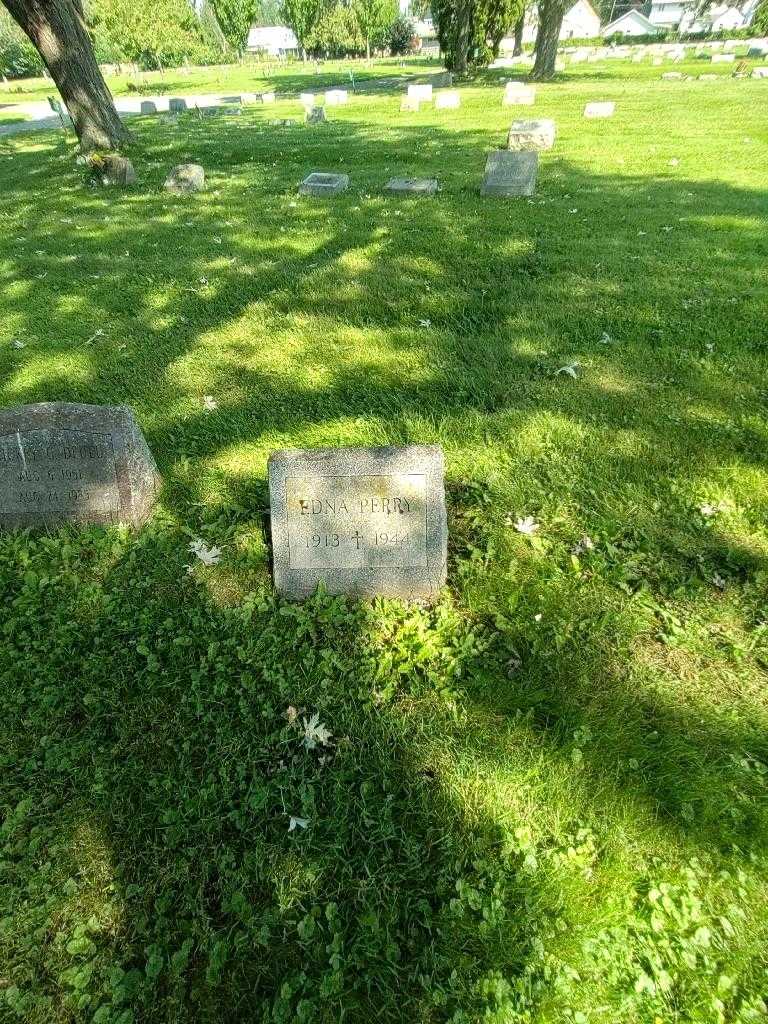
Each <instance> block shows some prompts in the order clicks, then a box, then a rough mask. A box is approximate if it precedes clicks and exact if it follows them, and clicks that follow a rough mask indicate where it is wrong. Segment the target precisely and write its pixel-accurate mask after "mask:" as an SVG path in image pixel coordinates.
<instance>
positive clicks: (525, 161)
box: [480, 149, 539, 197]
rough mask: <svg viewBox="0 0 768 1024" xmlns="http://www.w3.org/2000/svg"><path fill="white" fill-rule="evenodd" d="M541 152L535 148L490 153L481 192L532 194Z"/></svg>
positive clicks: (500, 150)
mask: <svg viewBox="0 0 768 1024" xmlns="http://www.w3.org/2000/svg"><path fill="white" fill-rule="evenodd" d="M538 167H539V154H538V153H537V152H535V151H534V150H525V151H522V152H509V150H506V149H497V150H495V151H494V152H492V153H489V154H488V160H487V162H486V164H485V178H484V180H483V185H482V188H481V190H480V191H481V192H482V194H483V195H484V196H501V197H507V196H532V195H533V192H534V189H535V188H536V172H537V171H538Z"/></svg>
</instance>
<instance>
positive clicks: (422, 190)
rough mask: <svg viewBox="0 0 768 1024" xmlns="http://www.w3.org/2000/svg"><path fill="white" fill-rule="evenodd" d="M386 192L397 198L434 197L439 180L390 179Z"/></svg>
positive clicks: (385, 187) (385, 188)
mask: <svg viewBox="0 0 768 1024" xmlns="http://www.w3.org/2000/svg"><path fill="white" fill-rule="evenodd" d="M384 191H385V192H391V193H392V195H396V196H433V195H435V193H436V192H437V178H390V179H389V181H388V182H387V184H386V185H385V186H384Z"/></svg>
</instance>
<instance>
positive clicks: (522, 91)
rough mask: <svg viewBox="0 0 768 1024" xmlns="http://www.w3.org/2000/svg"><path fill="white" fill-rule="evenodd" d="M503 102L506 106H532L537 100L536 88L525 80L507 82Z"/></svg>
mask: <svg viewBox="0 0 768 1024" xmlns="http://www.w3.org/2000/svg"><path fill="white" fill-rule="evenodd" d="M501 102H502V104H503V105H504V106H505V107H511V106H518V105H520V106H525V107H530V106H531V105H532V104H533V103H535V102H536V88H535V86H533V85H526V84H525V82H507V87H506V89H505V90H504V96H503V98H502V101H501Z"/></svg>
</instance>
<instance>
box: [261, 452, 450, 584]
mask: <svg viewBox="0 0 768 1024" xmlns="http://www.w3.org/2000/svg"><path fill="white" fill-rule="evenodd" d="M269 494H270V506H271V521H272V546H273V564H274V576H275V586H276V588H277V590H278V592H279V593H281V594H284V595H285V596H286V597H291V598H298V599H301V598H305V597H309V596H310V595H311V594H313V593H314V592H315V591H316V590H317V587H318V585H319V584H321V583H322V585H323V586H324V587H325V589H326V590H327V591H329V592H330V593H332V594H352V595H356V596H360V597H375V596H377V595H382V596H385V597H400V598H404V599H406V600H426V599H431V598H434V597H436V596H437V594H438V592H439V590H440V587H441V586H442V585H443V584H444V583H445V578H446V561H447V537H448V530H447V524H446V512H445V491H444V484H443V453H442V451H441V449H440V448H438V447H435V446H431V445H427V446H421V445H411V446H407V447H402V448H334V449H320V450H315V451H286V452H275V453H274V454H273V455H272V456H271V457H270V459H269Z"/></svg>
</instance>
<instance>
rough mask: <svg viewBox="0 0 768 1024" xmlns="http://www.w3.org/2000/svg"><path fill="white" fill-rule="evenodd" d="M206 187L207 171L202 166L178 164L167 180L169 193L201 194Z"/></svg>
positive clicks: (166, 185)
mask: <svg viewBox="0 0 768 1024" xmlns="http://www.w3.org/2000/svg"><path fill="white" fill-rule="evenodd" d="M204 187H205V171H204V170H203V168H202V167H201V166H200V164H178V165H177V166H176V167H174V168H173V170H172V171H171V172H170V174H169V175H168V177H167V178H166V179H165V188H166V189H168V191H169V192H177V193H179V192H199V191H200V190H201V189H202V188H204Z"/></svg>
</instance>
